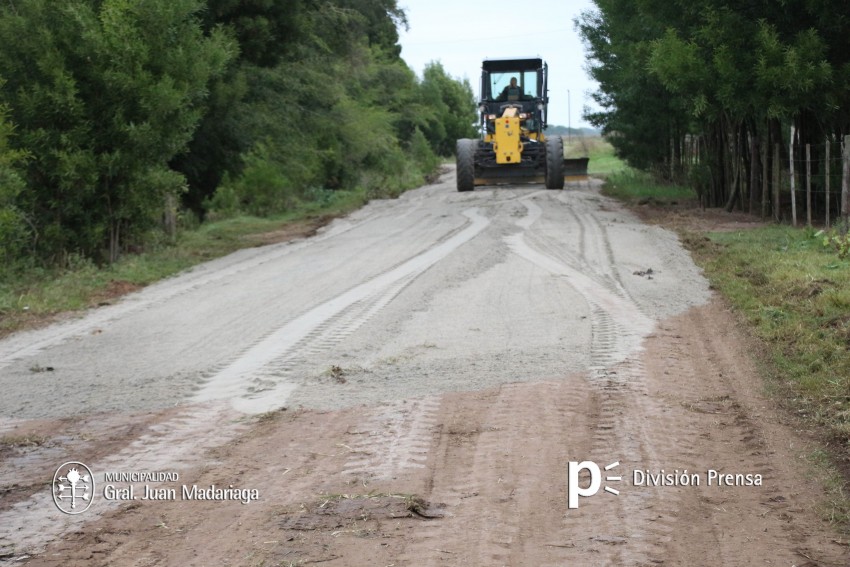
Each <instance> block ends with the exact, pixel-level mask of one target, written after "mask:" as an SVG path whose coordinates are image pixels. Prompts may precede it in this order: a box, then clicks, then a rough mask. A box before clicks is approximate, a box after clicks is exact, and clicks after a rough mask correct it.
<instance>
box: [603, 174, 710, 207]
mask: <svg viewBox="0 0 850 567" xmlns="http://www.w3.org/2000/svg"><path fill="white" fill-rule="evenodd" d="M606 181H607V182H606V183H605V186H604V188H603V190H602V193H603V194H605V195H608V196H609V197H615V198H617V199H620V200H621V201H625V202H627V203H630V204H635V203H637V204H647V203H656V204H674V203H678V202H681V201H688V200H695V199H696V196H697V195H696V192H695V191H694V190H693V189H691V188H690V187H684V186H682V185H663V184H659V183H658V182H657V181H655V180H653V178H652V176H651V175H650V174H648V173H644V172H642V171H637V170H635V169H631V168H627V167H624V168H622V169H620V170H618V171H615V172H613V173H612V174H610V175H608V176H607V178H606Z"/></svg>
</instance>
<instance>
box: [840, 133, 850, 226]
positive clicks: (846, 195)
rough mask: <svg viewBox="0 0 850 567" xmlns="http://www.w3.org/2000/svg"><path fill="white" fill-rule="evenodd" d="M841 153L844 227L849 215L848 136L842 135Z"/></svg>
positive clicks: (849, 163) (849, 157)
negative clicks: (842, 158)
mask: <svg viewBox="0 0 850 567" xmlns="http://www.w3.org/2000/svg"><path fill="white" fill-rule="evenodd" d="M842 155H843V157H844V161H843V169H842V175H841V216H842V220H843V221H844V226H845V227H846V226H847V219H848V216H850V136H844V151H843V152H842Z"/></svg>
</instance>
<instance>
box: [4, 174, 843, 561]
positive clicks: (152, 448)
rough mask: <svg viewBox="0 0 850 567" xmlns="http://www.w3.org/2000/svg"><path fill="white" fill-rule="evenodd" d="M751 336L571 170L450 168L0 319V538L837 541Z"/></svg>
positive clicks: (612, 548) (424, 557)
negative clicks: (388, 194)
mask: <svg viewBox="0 0 850 567" xmlns="http://www.w3.org/2000/svg"><path fill="white" fill-rule="evenodd" d="M752 348H753V347H752V345H750V344H749V343H748V341H747V339H746V338H745V337H744V336H743V335H742V334H741V333H740V332H739V330H738V329H737V328H736V324H735V322H734V318H733V317H732V316H731V314H730V313H728V312H727V310H726V309H725V308H724V306H723V304H722V302H720V301H719V300H718V299H717V298H716V297H714V296H713V295H712V293H711V292H710V290H709V288H708V284H707V282H706V281H705V280H704V279H703V278H702V276H701V275H700V273H699V270H698V269H697V268H696V267H695V266H694V265H693V263H692V262H691V260H690V258H689V256H688V255H687V253H686V252H684V251H683V250H682V248H681V246H680V245H679V243H678V241H677V239H676V238H675V236H674V235H673V234H671V233H669V232H667V231H665V230H663V229H661V228H658V227H654V226H647V225H643V224H641V223H640V222H639V221H638V220H637V219H636V218H634V217H633V216H632V215H631V214H629V213H628V212H626V211H624V210H623V209H622V208H620V207H619V206H618V205H617V204H616V203H614V202H613V201H610V200H608V199H606V198H604V197H601V196H600V195H599V193H598V187H597V186H596V184H595V183H593V182H591V183H584V184H578V185H574V186H570V187H568V188H567V189H566V190H565V191H546V190H540V188H539V187H534V186H529V187H514V188H499V189H496V190H488V189H478V190H476V191H474V192H473V193H457V192H455V191H454V176H453V174H452V173H449V174H447V175H446V176H444V177H443V179H442V180H441V182H440V183H439V184H436V185H431V186H428V187H424V188H421V189H418V190H416V191H411V192H409V193H406V194H405V195H404V196H402V198H400V199H398V200H394V201H381V202H374V203H372V204H370V205H369V206H368V207H366V208H364V209H362V210H361V211H359V212H357V213H355V214H353V215H351V216H350V217H348V218H346V219H343V220H339V221H336V222H334V223H333V224H332V225H330V226H329V227H327V228H326V229H324V230H322V231H320V233H319V234H318V235H317V236H315V237H312V238H309V239H305V240H301V241H297V242H292V243H284V244H279V245H273V246H268V247H263V248H255V249H251V250H246V251H243V252H240V253H237V254H234V255H231V256H229V257H227V258H224V259H221V260H218V261H216V262H212V263H209V264H206V265H204V266H201V267H199V268H197V269H195V270H193V271H191V272H190V273H187V274H184V275H182V276H180V277H177V278H173V279H171V280H168V281H165V282H162V283H160V284H158V285H155V286H152V287H150V288H147V289H145V290H143V291H141V292H139V293H136V294H134V295H132V296H129V297H127V298H125V299H124V300H123V301H121V302H120V303H118V304H116V305H113V306H109V307H105V308H101V309H98V310H96V311H93V312H91V313H89V314H87V315H86V316H84V317H82V318H79V319H75V320H73V321H68V322H65V323H63V324H61V325H55V326H52V327H50V328H47V329H42V330H39V331H33V332H28V333H22V334H19V335H16V336H13V337H10V338H8V339H6V340H4V341H2V342H0V391H2V395H0V437H2V439H3V442H2V444H0V459H2V462H0V496H2V500H1V501H0V563H2V564H10V565H11V564H14V565H17V564H27V565H62V566H65V567H67V566H74V565H180V566H185V565H310V564H314V563H316V564H327V565H349V566H362V565H380V566H384V565H398V566H401V565H416V566H422V565H471V566H500V565H510V566H531V565H534V566H543V565H661V564H665V565H848V564H850V548H848V547H847V544H846V542H844V541H842V540H841V539H840V537H839V536H838V535H837V534H836V533H835V532H833V531H832V529H831V528H830V526H829V525H828V524H827V523H825V522H824V521H823V520H822V517H823V514H822V512H823V509H822V504H823V501H824V493H823V487H822V485H821V484H820V482H821V479H818V478H813V477H812V471H811V469H809V468H808V467H807V465H806V464H805V457H807V456H809V454H810V453H811V451H812V449H811V447H809V446H808V445H807V443H806V439H805V438H804V437H802V436H801V435H800V434H799V433H798V432H795V431H794V430H793V429H792V427H791V426H789V425H788V424H786V420H785V418H784V417H783V415H782V414H781V413H778V412H776V411H775V410H774V409H773V408H772V406H771V405H770V403H768V402H767V401H765V399H764V398H763V395H762V393H761V390H762V388H761V382H760V379H759V378H758V376H757V371H756V369H755V367H754V364H753V362H752V360H751V358H750V355H751V350H752ZM68 461H77V462H80V463H84V464H85V465H87V466H88V467H89V468H90V469H91V470H92V472H93V477H94V478H93V480H94V487H91V488H90V489H91V490H92V492H93V499H92V500H91V506H90V508H88V510H87V511H85V512H84V513H81V514H74V515H70V514H63V513H62V512H60V511H59V510H58V509H57V506H56V505H54V501H53V500H54V498H53V493H52V492H51V489H52V487H54V486H56V484H55V483H54V482H52V479H53V477H54V473H55V472H57V467H60V465H62V464H63V463H65V462H68ZM571 463H572V464H571ZM609 465H610V466H609ZM571 468H572V471H573V472H574V473H575V475H574V477H571V476H570V475H569V474H568V472H569V471H570V469H571ZM59 472H60V476H61V474H67V469H66V470H64V472H63V471H62V469H61V467H60V471H59ZM727 475H731V476H727ZM606 477H607V478H606ZM62 482H63V481H61V480H60V481H59V482H58V484H62ZM597 482H598V484H597ZM570 483H573V486H572V489H570V488H569V485H570ZM131 488H132V490H131ZM570 494H574V495H579V494H580V495H581V496H580V497H577V498H576V506H575V507H573V508H570V507H568V502H569V496H570ZM87 504H88V501H80V505H81V507H84V506H85V505H87ZM59 506H60V507H61V506H67V502H66V501H65V500H60V501H59ZM819 506H821V507H820V508H819ZM66 509H67V508H66Z"/></svg>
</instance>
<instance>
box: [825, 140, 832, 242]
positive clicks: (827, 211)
mask: <svg viewBox="0 0 850 567" xmlns="http://www.w3.org/2000/svg"><path fill="white" fill-rule="evenodd" d="M825 151H826V161H825V162H824V177H825V179H826V228H829V161H830V158H831V157H832V155H831V154H830V151H829V138H827V139H826V150H825Z"/></svg>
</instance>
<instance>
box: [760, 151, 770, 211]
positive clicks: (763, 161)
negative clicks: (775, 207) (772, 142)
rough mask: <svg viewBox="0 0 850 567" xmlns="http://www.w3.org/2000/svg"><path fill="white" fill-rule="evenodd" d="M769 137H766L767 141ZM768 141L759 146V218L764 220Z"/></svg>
mask: <svg viewBox="0 0 850 567" xmlns="http://www.w3.org/2000/svg"><path fill="white" fill-rule="evenodd" d="M769 139H770V137H768V140H769ZM768 140H765V141H764V143H763V144H762V145H761V155H762V158H761V169H762V174H761V218H765V217H766V216H767V179H768V177H767V176H768V167H767V152H768V147H767V143H768Z"/></svg>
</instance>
